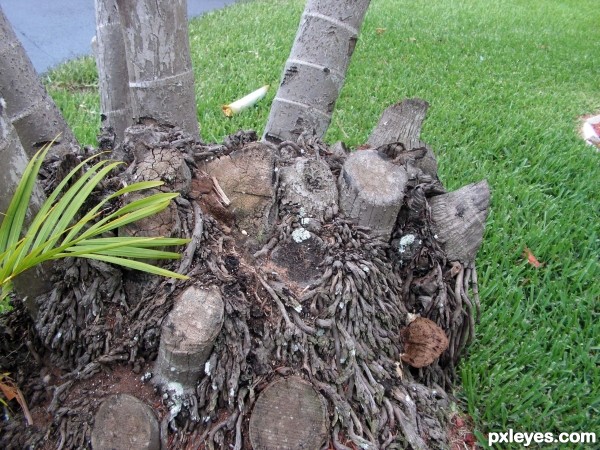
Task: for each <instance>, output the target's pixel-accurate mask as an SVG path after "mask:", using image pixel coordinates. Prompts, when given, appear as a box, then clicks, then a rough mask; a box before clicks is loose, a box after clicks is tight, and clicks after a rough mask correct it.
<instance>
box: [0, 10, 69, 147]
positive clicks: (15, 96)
mask: <svg viewBox="0 0 600 450" xmlns="http://www.w3.org/2000/svg"><path fill="white" fill-rule="evenodd" d="M0 67H1V68H2V70H0V96H2V97H4V100H5V101H6V114H7V115H8V119H9V120H10V122H12V124H13V125H14V127H15V129H16V130H17V134H18V135H19V139H20V141H21V144H22V145H23V148H24V149H25V153H26V154H27V155H28V156H32V155H33V154H34V153H35V152H36V151H37V150H39V148H40V147H41V146H42V145H44V144H45V143H48V142H51V141H52V140H54V139H56V143H55V147H54V149H53V150H51V152H59V151H60V150H61V149H66V150H70V149H71V146H74V145H76V140H75V137H74V136H73V133H72V132H71V130H70V128H69V126H68V125H67V123H66V122H65V120H64V119H63V117H62V115H61V114H60V111H59V110H58V108H57V107H56V105H55V104H54V101H53V100H52V98H51V97H50V96H49V95H48V93H47V92H46V89H44V86H43V85H42V82H41V81H40V79H39V77H38V74H37V73H36V71H35V69H34V68H33V64H32V63H31V61H30V59H29V57H28V56H27V53H26V52H25V49H24V48H23V46H22V45H21V43H20V42H19V39H18V38H17V35H16V34H15V32H14V30H13V28H12V26H11V25H10V23H9V22H8V19H7V18H6V16H5V15H4V12H3V11H2V9H1V8H0Z"/></svg>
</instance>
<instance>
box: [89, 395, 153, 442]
mask: <svg viewBox="0 0 600 450" xmlns="http://www.w3.org/2000/svg"><path fill="white" fill-rule="evenodd" d="M92 448H93V449H94V450H116V449H128V450H160V448H161V447H160V428H159V425H158V420H157V419H156V416H155V415H154V412H153V411H152V408H150V407H149V406H148V405H146V404H145V403H144V402H142V401H141V400H138V399H137V398H135V397H133V396H131V395H127V394H116V395H111V396H110V397H108V398H107V399H106V400H104V402H103V403H102V405H100V408H98V411H97V412H96V415H95V417H94V428H93V430H92Z"/></svg>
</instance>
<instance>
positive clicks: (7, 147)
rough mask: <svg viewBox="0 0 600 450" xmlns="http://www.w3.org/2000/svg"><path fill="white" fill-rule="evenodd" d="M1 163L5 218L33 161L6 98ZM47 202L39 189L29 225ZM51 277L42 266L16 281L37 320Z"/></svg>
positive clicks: (0, 113)
mask: <svg viewBox="0 0 600 450" xmlns="http://www.w3.org/2000/svg"><path fill="white" fill-rule="evenodd" d="M0 161H2V170H0V192H2V195H0V216H2V215H3V214H4V213H5V212H6V211H7V210H8V207H9V205H10V201H11V199H12V196H13V194H14V193H15V191H16V189H17V186H18V184H19V181H20V180H21V176H22V175H23V172H24V171H25V168H26V167H27V164H28V162H29V158H28V157H27V155H26V154H25V150H24V149H23V146H22V145H21V142H20V141H19V136H18V135H17V131H16V130H15V127H14V126H13V125H12V123H11V122H10V119H9V118H8V115H7V114H6V103H5V101H4V99H2V97H0ZM44 200H45V196H44V193H43V191H42V189H41V188H40V187H39V186H36V188H35V189H34V191H33V194H32V196H31V201H30V207H29V209H28V211H27V216H26V217H25V223H26V224H28V223H29V222H31V220H32V218H33V216H34V215H35V213H36V212H37V211H38V210H39V209H40V207H41V206H42V203H43V202H44ZM0 222H1V221H0ZM49 277H50V274H49V272H48V271H47V270H46V268H45V267H43V266H38V267H37V268H35V269H32V270H30V271H29V272H27V273H26V274H23V276H20V277H17V279H15V283H14V287H15V290H16V291H17V293H18V294H19V296H20V297H21V298H23V299H25V306H26V307H27V310H28V311H29V313H30V314H31V315H32V317H35V315H36V313H37V307H36V305H35V298H36V297H37V296H38V295H41V294H43V293H45V292H47V291H49V290H50V288H51V286H50V283H49Z"/></svg>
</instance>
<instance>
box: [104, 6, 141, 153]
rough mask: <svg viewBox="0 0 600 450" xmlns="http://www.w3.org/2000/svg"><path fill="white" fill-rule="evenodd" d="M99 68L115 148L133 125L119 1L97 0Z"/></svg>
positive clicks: (108, 124)
mask: <svg viewBox="0 0 600 450" xmlns="http://www.w3.org/2000/svg"><path fill="white" fill-rule="evenodd" d="M95 4H96V51H95V55H96V67H97V68H98V84H99V86H98V88H99V91H100V112H101V113H102V115H103V119H104V120H103V124H102V125H103V126H105V127H111V128H112V130H113V132H114V133H115V147H118V146H119V145H120V144H121V143H122V142H123V139H124V135H125V129H126V128H127V127H129V126H131V125H133V112H132V109H131V95H130V92H129V73H128V71H127V56H126V53H125V42H124V40H123V31H122V26H121V17H120V15H119V8H118V6H117V0H96V2H95Z"/></svg>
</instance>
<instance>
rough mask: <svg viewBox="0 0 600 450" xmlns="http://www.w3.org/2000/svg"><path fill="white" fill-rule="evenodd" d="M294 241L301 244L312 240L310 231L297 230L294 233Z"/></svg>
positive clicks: (304, 229)
mask: <svg viewBox="0 0 600 450" xmlns="http://www.w3.org/2000/svg"><path fill="white" fill-rule="evenodd" d="M292 239H293V240H294V242H296V243H298V244H299V243H300V242H304V241H306V240H307V239H310V231H308V230H307V229H306V228H302V227H300V228H296V229H295V230H294V231H293V232H292Z"/></svg>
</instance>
